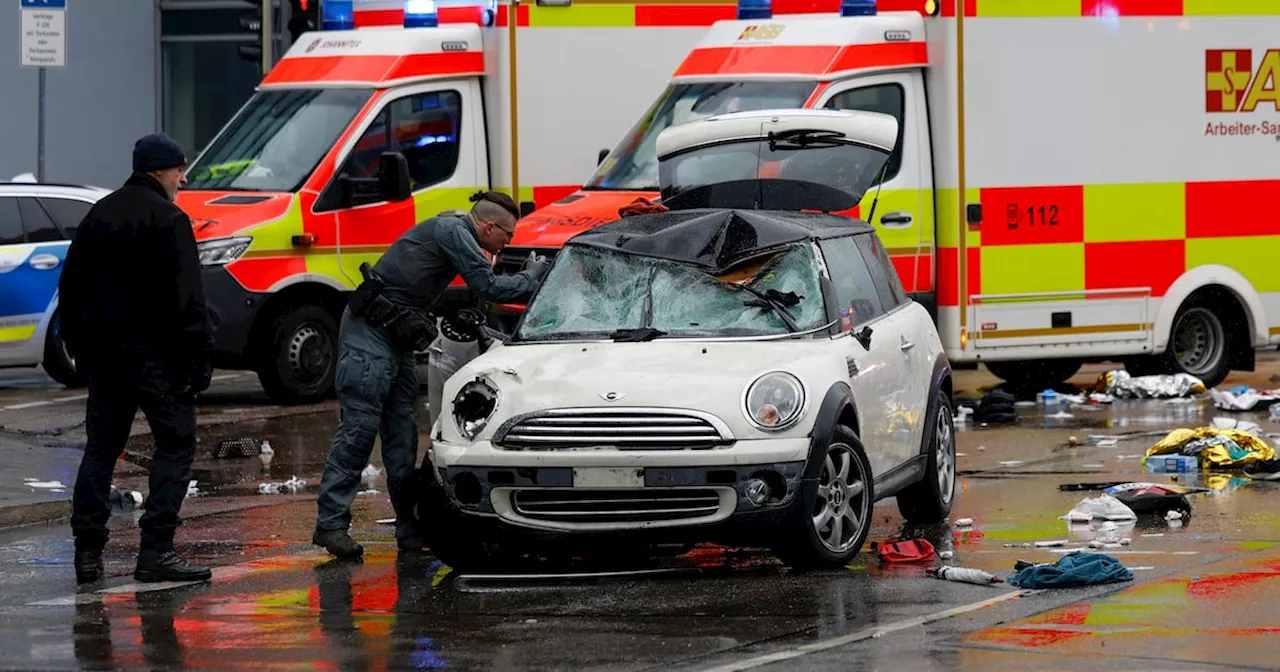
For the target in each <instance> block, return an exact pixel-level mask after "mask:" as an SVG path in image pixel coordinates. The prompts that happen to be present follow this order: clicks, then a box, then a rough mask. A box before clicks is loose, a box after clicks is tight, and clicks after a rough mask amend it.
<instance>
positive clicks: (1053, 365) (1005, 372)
mask: <svg viewBox="0 0 1280 672" xmlns="http://www.w3.org/2000/svg"><path fill="white" fill-rule="evenodd" d="M1083 365H1084V362H1082V361H1080V360H1078V359H1036V360H1028V361H1015V362H987V370H988V371H990V372H991V375H993V376H995V377H997V378H1000V379H1001V380H1003V381H1005V382H1006V383H1009V384H1010V385H1013V386H1015V387H1026V388H1031V389H1037V390H1040V389H1044V388H1048V387H1055V386H1057V385H1061V384H1062V383H1063V382H1065V381H1066V380H1069V379H1070V378H1071V377H1072V376H1074V375H1076V373H1077V372H1078V371H1080V367H1081V366H1083Z"/></svg>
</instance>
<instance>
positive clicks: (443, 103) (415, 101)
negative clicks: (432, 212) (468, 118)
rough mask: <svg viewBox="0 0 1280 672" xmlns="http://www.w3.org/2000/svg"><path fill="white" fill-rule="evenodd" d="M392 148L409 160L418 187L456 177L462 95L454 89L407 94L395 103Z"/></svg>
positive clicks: (413, 186) (415, 187)
mask: <svg viewBox="0 0 1280 672" xmlns="http://www.w3.org/2000/svg"><path fill="white" fill-rule="evenodd" d="M390 109H391V143H392V150H393V151H397V152H400V153H401V154H404V158H405V159H407V160H408V162H409V183H410V185H411V186H412V188H413V190H414V191H418V190H420V189H425V188H427V187H429V186H431V185H433V184H439V183H441V182H444V181H445V180H447V179H449V178H450V177H453V173H454V171H455V170H457V168H458V155H459V140H460V138H461V135H460V133H461V131H462V95H461V94H460V93H459V92H457V91H453V90H449V91H432V92H430V93H420V94H418V95H414V96H407V97H405V98H401V99H400V100H397V101H395V102H393V103H391V107H390Z"/></svg>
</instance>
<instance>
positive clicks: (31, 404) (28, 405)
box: [0, 401, 53, 411]
mask: <svg viewBox="0 0 1280 672" xmlns="http://www.w3.org/2000/svg"><path fill="white" fill-rule="evenodd" d="M52 403H53V402H52V401H28V402H27V403H25V404H14V405H13V406H5V407H4V408H3V409H0V410H5V411H21V410H22V409H24V408H36V407H37V406H48V405H50V404H52Z"/></svg>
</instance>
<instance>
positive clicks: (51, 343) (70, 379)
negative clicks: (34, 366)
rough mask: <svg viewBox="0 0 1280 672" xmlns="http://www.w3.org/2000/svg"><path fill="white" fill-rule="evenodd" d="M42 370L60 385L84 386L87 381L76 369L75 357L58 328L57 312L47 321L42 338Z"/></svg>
mask: <svg viewBox="0 0 1280 672" xmlns="http://www.w3.org/2000/svg"><path fill="white" fill-rule="evenodd" d="M40 365H41V366H43V367H44V372H45V373H47V374H49V377H50V378H52V379H54V380H55V381H57V382H58V384H60V385H64V386H66V387H84V386H85V385H87V384H88V383H89V381H88V379H87V378H86V377H85V375H84V374H82V373H80V372H78V371H77V370H76V359H75V357H72V356H71V351H70V350H68V349H67V344H66V343H65V342H64V341H63V340H62V334H61V332H60V331H59V329H58V313H57V312H56V311H55V312H54V314H53V319H51V320H50V321H49V331H48V334H47V335H46V336H45V338H44V359H43V360H42V361H41V362H40Z"/></svg>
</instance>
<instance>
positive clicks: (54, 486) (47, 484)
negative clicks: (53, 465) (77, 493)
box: [22, 478, 67, 492]
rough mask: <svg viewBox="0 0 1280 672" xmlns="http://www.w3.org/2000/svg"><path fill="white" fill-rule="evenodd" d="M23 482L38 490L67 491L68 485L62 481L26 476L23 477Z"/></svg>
mask: <svg viewBox="0 0 1280 672" xmlns="http://www.w3.org/2000/svg"><path fill="white" fill-rule="evenodd" d="M22 484H23V485H25V486H27V487H28V488H35V489H37V490H51V491H53V492H66V491H67V486H66V485H64V484H63V483H62V481H41V480H39V479H35V478H24V479H22Z"/></svg>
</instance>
